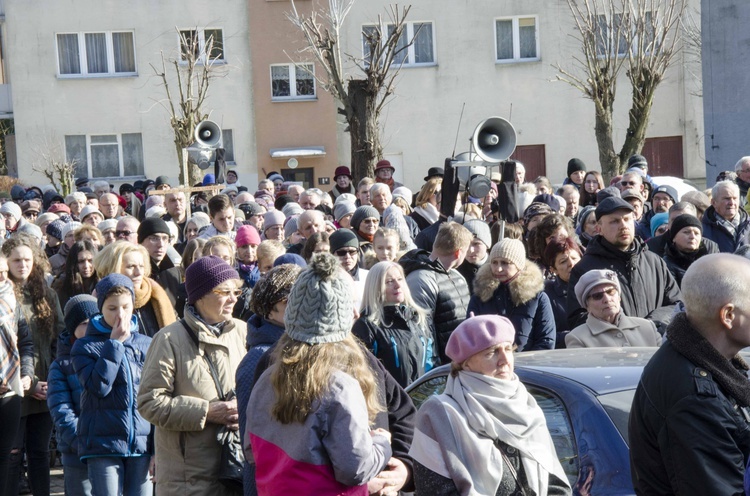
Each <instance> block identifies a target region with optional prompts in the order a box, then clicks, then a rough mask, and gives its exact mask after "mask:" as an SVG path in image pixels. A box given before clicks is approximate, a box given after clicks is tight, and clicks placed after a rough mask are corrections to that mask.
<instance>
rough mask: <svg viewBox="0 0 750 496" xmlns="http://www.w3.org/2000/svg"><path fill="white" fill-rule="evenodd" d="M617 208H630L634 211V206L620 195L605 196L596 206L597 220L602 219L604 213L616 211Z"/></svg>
mask: <svg viewBox="0 0 750 496" xmlns="http://www.w3.org/2000/svg"><path fill="white" fill-rule="evenodd" d="M617 210H628V211H630V212H632V211H633V206H632V205H631V204H630V203H628V202H626V201H625V200H623V199H622V198H620V197H619V196H616V197H610V198H605V199H604V200H603V201H601V202H599V205H597V206H596V220H599V219H601V218H602V216H604V215H609V214H611V213H612V212H616V211H617Z"/></svg>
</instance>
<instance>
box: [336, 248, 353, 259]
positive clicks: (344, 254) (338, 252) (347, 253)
mask: <svg viewBox="0 0 750 496" xmlns="http://www.w3.org/2000/svg"><path fill="white" fill-rule="evenodd" d="M357 253H358V252H357V250H336V256H337V257H342V258H343V257H356V256H357Z"/></svg>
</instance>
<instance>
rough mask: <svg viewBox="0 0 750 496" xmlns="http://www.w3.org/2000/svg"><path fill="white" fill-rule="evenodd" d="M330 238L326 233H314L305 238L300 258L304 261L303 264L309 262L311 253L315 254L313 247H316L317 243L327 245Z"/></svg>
mask: <svg viewBox="0 0 750 496" xmlns="http://www.w3.org/2000/svg"><path fill="white" fill-rule="evenodd" d="M329 238H330V236H329V235H328V233H327V232H325V231H322V232H316V233H315V234H313V235H312V236H310V237H309V238H307V241H305V246H304V247H303V248H302V253H300V255H302V258H304V259H305V262H309V261H310V259H311V258H312V256H313V253H314V252H315V247H316V246H317V245H318V243H328V240H329Z"/></svg>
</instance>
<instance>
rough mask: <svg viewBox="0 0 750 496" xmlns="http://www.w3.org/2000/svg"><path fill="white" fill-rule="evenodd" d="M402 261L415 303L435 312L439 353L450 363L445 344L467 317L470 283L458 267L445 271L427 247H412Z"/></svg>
mask: <svg viewBox="0 0 750 496" xmlns="http://www.w3.org/2000/svg"><path fill="white" fill-rule="evenodd" d="M399 263H400V264H401V266H402V267H403V268H404V272H405V273H406V284H407V285H408V286H409V291H410V292H411V296H412V298H414V302H415V303H416V304H417V305H419V306H420V307H422V308H424V309H426V310H427V311H428V312H431V313H432V315H431V317H432V322H433V323H434V325H435V337H436V341H437V345H438V354H439V355H440V360H441V362H442V363H448V362H449V361H450V360H449V359H448V357H446V355H445V345H446V344H448V338H449V337H450V335H451V333H452V332H453V330H454V329H455V328H456V327H458V324H460V323H461V322H463V321H464V319H466V309H467V308H468V307H469V299H470V298H471V293H470V292H469V285H468V284H466V279H464V276H462V275H461V274H460V273H459V272H458V271H457V270H455V269H451V270H445V267H443V264H441V263H440V261H439V260H434V261H433V260H430V253H429V252H427V251H425V250H412V251H410V252H408V253H406V254H404V256H403V257H401V260H400V261H399Z"/></svg>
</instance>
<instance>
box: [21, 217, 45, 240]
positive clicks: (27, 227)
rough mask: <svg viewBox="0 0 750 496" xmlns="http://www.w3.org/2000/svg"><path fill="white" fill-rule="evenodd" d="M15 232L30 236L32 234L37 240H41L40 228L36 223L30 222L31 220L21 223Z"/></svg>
mask: <svg viewBox="0 0 750 496" xmlns="http://www.w3.org/2000/svg"><path fill="white" fill-rule="evenodd" d="M17 232H19V233H26V234H30V235H31V236H34V237H35V238H36V239H37V240H38V241H40V242H41V241H42V229H41V228H40V227H39V226H37V225H36V224H32V223H31V222H26V223H24V224H22V225H21V226H20V227H19V228H18V231H17Z"/></svg>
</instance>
